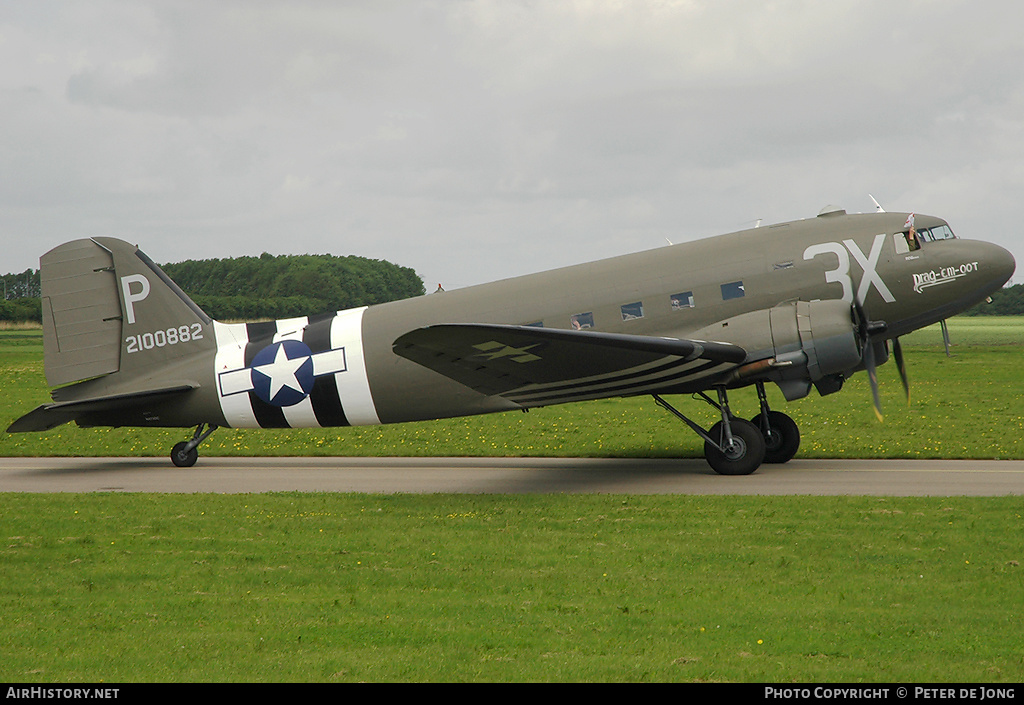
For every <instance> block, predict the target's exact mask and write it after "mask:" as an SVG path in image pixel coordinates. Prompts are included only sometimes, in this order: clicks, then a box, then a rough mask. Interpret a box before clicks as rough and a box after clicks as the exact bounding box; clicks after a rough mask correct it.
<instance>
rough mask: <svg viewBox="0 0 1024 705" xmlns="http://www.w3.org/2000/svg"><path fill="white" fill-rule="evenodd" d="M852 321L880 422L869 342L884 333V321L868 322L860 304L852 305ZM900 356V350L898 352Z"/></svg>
mask: <svg viewBox="0 0 1024 705" xmlns="http://www.w3.org/2000/svg"><path fill="white" fill-rule="evenodd" d="M853 312H854V321H855V323H856V325H857V336H858V338H859V339H860V344H861V350H862V351H863V352H862V354H861V355H862V361H863V363H864V369H865V370H867V373H868V382H869V383H870V384H871V396H872V399H873V401H874V408H875V416H877V417H878V420H879V421H881V420H882V399H881V397H880V396H879V393H878V370H877V365H876V364H875V346H874V344H873V343H872V342H871V336H872V335H874V334H876V333H882V332H885V329H886V325H885V322H884V321H869V320H868V317H867V316H866V315H865V313H864V307H863V306H861V304H860V302H855V303H854V304H853ZM900 352H901V355H902V350H901V351H900Z"/></svg>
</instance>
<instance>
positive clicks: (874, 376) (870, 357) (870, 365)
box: [864, 338, 882, 421]
mask: <svg viewBox="0 0 1024 705" xmlns="http://www.w3.org/2000/svg"><path fill="white" fill-rule="evenodd" d="M864 369H866V370H867V371H868V382H869V383H870V384H871V396H872V398H873V400H874V407H875V416H877V417H878V420H879V421H881V420H882V399H881V397H880V396H879V394H878V370H876V369H875V346H874V345H872V344H871V340H870V338H869V339H868V340H867V342H866V343H865V345H864Z"/></svg>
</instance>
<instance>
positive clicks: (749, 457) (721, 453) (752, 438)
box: [704, 418, 765, 475]
mask: <svg viewBox="0 0 1024 705" xmlns="http://www.w3.org/2000/svg"><path fill="white" fill-rule="evenodd" d="M729 428H730V430H731V431H732V443H731V444H729V445H726V443H725V439H724V436H725V433H724V429H723V427H722V422H721V421H719V422H718V423H716V424H715V425H714V426H712V427H711V430H710V431H708V435H709V436H711V437H712V438H715V439H721V441H720V445H721V446H722V448H717V447H716V446H715V445H714V444H712V443H709V442H707V441H705V442H704V457H705V458H706V459H707V461H708V465H710V466H711V467H712V468H713V469H714V471H715V472H717V473H718V474H719V475H749V474H750V473H752V472H754V471H755V470H757V468H758V467H759V466H760V465H761V463H762V462H763V461H764V458H765V441H764V436H763V435H762V434H761V429H759V428H758V427H757V426H755V425H754V424H752V423H750V422H749V421H744V420H743V419H738V418H731V419H730V421H729Z"/></svg>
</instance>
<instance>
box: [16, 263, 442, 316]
mask: <svg viewBox="0 0 1024 705" xmlns="http://www.w3.org/2000/svg"><path fill="white" fill-rule="evenodd" d="M161 268H162V269H163V270H164V271H165V272H166V273H167V275H168V276H169V277H170V278H171V279H173V280H174V281H175V282H176V283H177V284H178V286H180V287H181V288H182V290H183V291H184V292H185V293H186V294H188V295H189V297H191V298H192V300H193V301H195V302H196V303H197V304H198V305H199V306H200V307H201V308H202V309H203V310H204V311H206V313H207V314H209V315H210V316H211V317H212V318H215V319H218V320H243V319H244V320H255V319H273V318H290V317H293V316H305V315H311V314H315V313H328V312H330V311H341V310H344V309H348V308H355V307H357V306H369V305H372V304H379V303H384V302H386V301H394V300H397V299H405V298H409V297H412V296H419V295H421V294H423V293H424V288H423V280H422V279H421V278H420V277H419V275H418V274H416V272H415V271H414V270H413V269H411V268H409V267H402V266H399V265H397V264H393V263H391V262H388V261H386V260H375V259H368V258H365V257H356V256H354V255H350V256H346V257H338V256H334V255H280V256H275V255H270V254H267V253H264V254H262V255H260V256H259V257H234V258H229V259H208V260H187V261H184V262H177V263H172V264H164V265H161ZM0 279H2V281H3V285H4V298H3V300H2V301H0V320H2V321H35V322H39V321H41V320H42V312H41V311H42V309H41V306H40V298H39V297H40V289H39V271H38V270H32V269H29V270H26V271H25V272H22V273H21V274H7V275H4V276H3V277H0Z"/></svg>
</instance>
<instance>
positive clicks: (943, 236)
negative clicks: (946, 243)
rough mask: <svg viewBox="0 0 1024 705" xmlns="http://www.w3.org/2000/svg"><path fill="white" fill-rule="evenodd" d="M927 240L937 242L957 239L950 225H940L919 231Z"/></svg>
mask: <svg viewBox="0 0 1024 705" xmlns="http://www.w3.org/2000/svg"><path fill="white" fill-rule="evenodd" d="M919 234H920V235H921V237H922V238H923V239H924V241H925V242H935V241H936V240H955V239H956V235H954V234H953V231H952V230H951V229H950V227H949V226H948V225H940V226H938V227H935V228H928V229H927V230H921V231H920V232H919Z"/></svg>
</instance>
